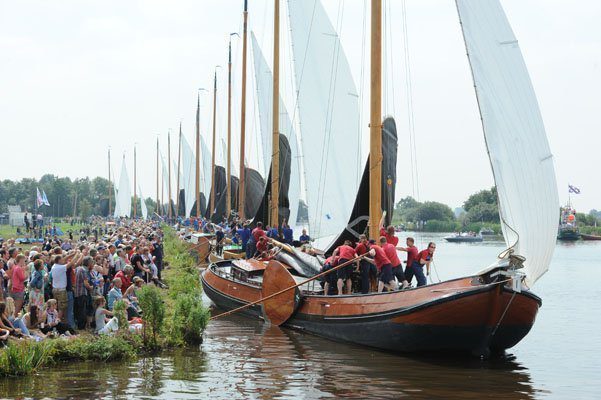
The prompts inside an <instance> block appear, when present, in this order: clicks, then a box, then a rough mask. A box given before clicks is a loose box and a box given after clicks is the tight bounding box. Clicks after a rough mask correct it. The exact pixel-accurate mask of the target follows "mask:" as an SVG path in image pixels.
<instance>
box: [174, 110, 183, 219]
mask: <svg viewBox="0 0 601 400" xmlns="http://www.w3.org/2000/svg"><path fill="white" fill-rule="evenodd" d="M181 162H182V122H181V121H180V123H179V143H178V145H177V179H176V185H177V189H176V194H175V195H176V196H177V197H176V199H175V218H176V219H177V217H178V216H179V197H180V196H179V194H180V190H179V171H180V169H181V168H182V166H181Z"/></svg>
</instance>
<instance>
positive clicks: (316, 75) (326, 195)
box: [288, 0, 363, 238]
mask: <svg viewBox="0 0 601 400" xmlns="http://www.w3.org/2000/svg"><path fill="white" fill-rule="evenodd" d="M288 8H289V12H288V16H289V19H290V31H291V34H292V50H293V53H294V69H295V78H296V90H297V92H298V100H297V102H298V112H299V118H300V129H301V132H300V137H301V139H302V140H301V143H302V155H303V165H304V172H305V179H306V182H307V186H306V192H307V193H306V197H307V207H308V212H309V229H310V232H309V234H310V236H311V237H313V238H323V237H327V236H331V235H336V234H339V233H340V232H341V231H342V230H343V229H344V227H345V226H346V224H347V222H348V218H349V216H350V214H351V211H352V208H353V204H354V201H355V195H356V189H357V187H358V182H357V174H356V171H357V165H356V164H357V162H358V161H360V160H356V159H355V157H353V156H352V155H353V154H356V150H357V149H356V141H355V140H349V138H356V137H357V135H358V133H359V132H358V130H359V129H360V127H359V97H358V95H357V89H356V87H355V83H354V81H353V77H352V75H351V70H350V66H349V63H348V60H347V59H346V56H345V54H344V51H343V49H342V46H341V43H340V40H339V38H338V33H337V32H336V30H335V29H334V27H333V26H332V23H331V22H330V20H329V18H328V16H327V14H326V12H325V10H324V8H323V6H322V4H321V2H320V1H319V0H289V1H288ZM361 161H363V160H361Z"/></svg>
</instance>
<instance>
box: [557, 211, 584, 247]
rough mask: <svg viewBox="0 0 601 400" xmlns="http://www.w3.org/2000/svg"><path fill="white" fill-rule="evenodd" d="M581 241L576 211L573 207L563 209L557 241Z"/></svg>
mask: <svg viewBox="0 0 601 400" xmlns="http://www.w3.org/2000/svg"><path fill="white" fill-rule="evenodd" d="M579 239H580V230H579V229H578V225H577V224H576V210H574V209H573V208H572V206H571V205H569V204H568V205H567V206H566V207H562V208H561V219H560V223H559V229H558V231H557V240H564V241H574V240H579Z"/></svg>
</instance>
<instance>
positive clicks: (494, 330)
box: [490, 291, 518, 337]
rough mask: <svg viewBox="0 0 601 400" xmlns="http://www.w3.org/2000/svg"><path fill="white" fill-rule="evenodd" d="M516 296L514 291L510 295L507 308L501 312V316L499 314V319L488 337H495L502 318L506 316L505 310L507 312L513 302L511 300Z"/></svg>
mask: <svg viewBox="0 0 601 400" xmlns="http://www.w3.org/2000/svg"><path fill="white" fill-rule="evenodd" d="M516 294H518V292H516V291H514V292H513V294H512V295H511V299H509V301H508V302H507V307H505V310H504V311H503V314H501V318H499V321H498V322H497V324H496V325H495V329H493V330H492V332H491V334H490V336H491V337H492V336H495V334H496V333H497V330H499V326H500V325H501V322H502V321H503V318H505V314H507V310H509V306H511V303H512V302H513V299H514V298H515V295H516Z"/></svg>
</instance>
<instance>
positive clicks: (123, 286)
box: [115, 271, 131, 294]
mask: <svg viewBox="0 0 601 400" xmlns="http://www.w3.org/2000/svg"><path fill="white" fill-rule="evenodd" d="M115 278H119V279H121V293H122V294H125V291H126V290H127V288H128V287H130V286H131V281H130V280H129V278H128V277H127V276H126V275H125V273H124V272H123V271H119V272H117V273H116V274H115Z"/></svg>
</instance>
